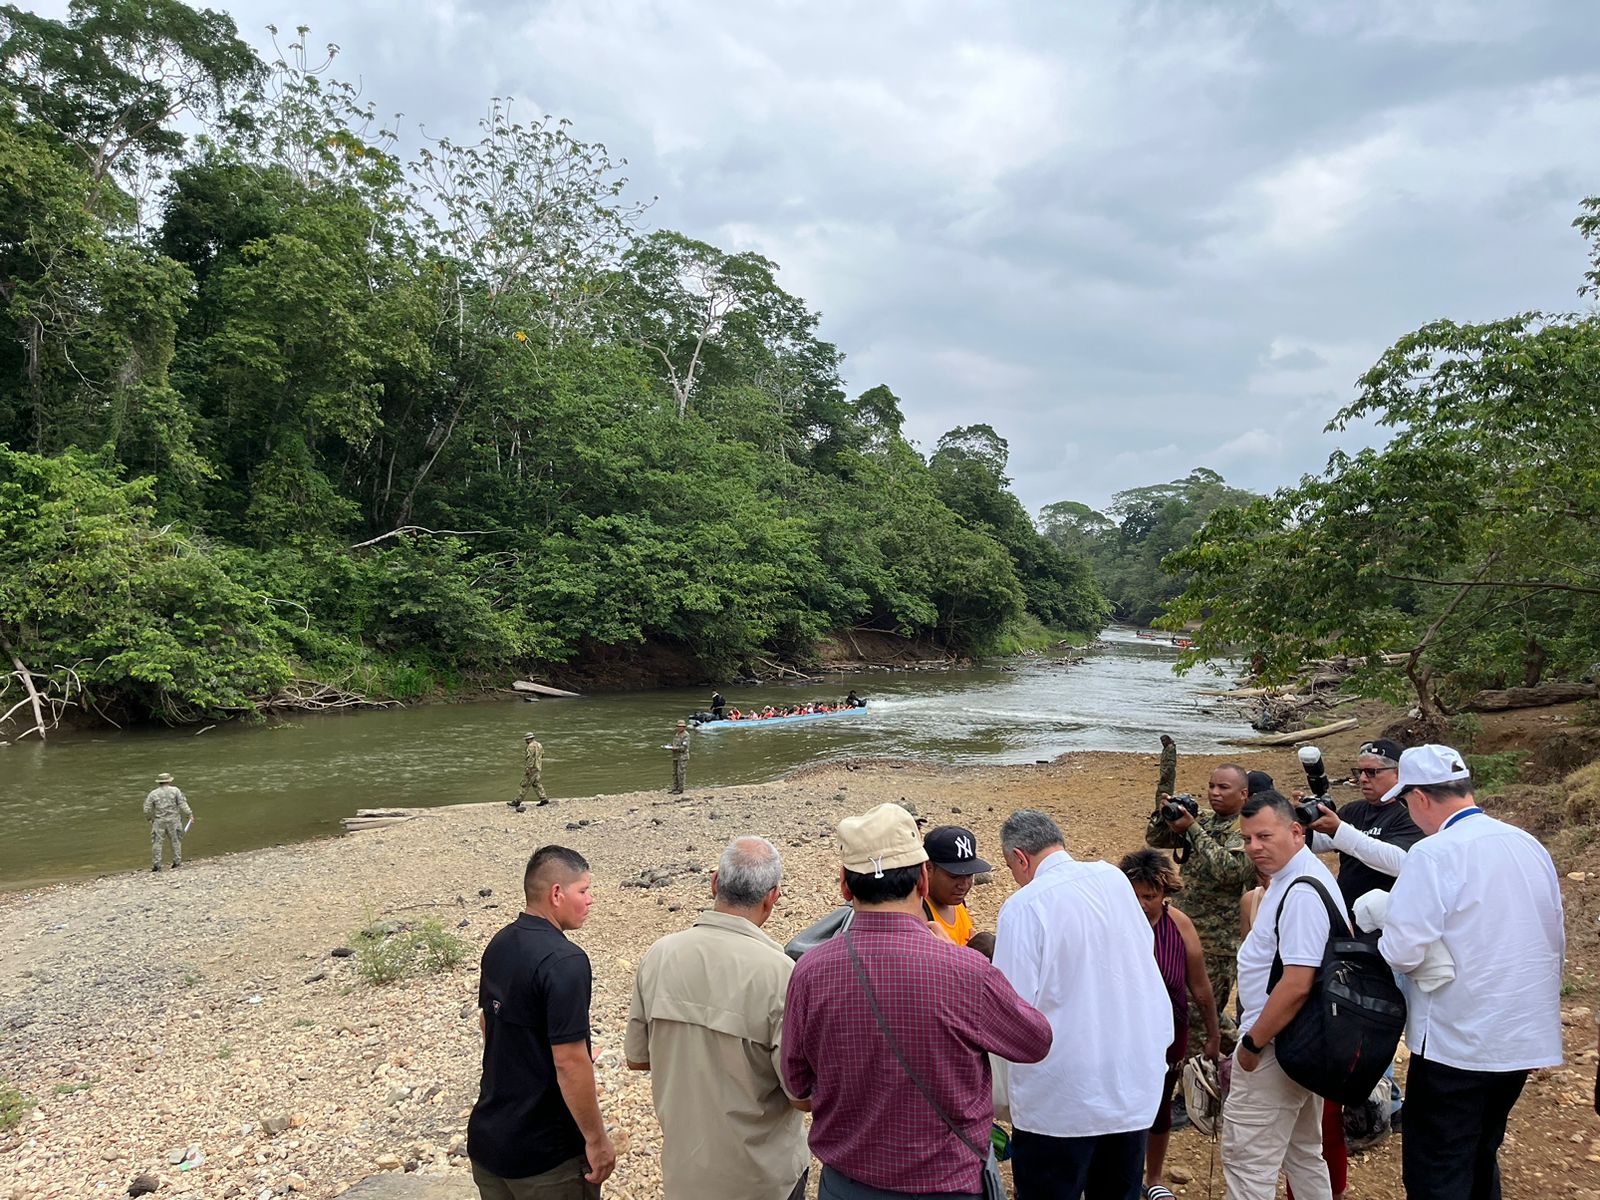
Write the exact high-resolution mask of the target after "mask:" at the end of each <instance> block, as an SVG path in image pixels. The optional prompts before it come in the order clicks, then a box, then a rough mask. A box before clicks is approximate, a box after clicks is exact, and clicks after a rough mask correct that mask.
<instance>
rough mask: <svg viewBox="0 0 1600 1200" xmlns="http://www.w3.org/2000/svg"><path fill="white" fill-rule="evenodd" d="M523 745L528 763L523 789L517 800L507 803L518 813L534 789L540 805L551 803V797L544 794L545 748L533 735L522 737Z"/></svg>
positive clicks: (519, 791)
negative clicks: (529, 792) (530, 790)
mask: <svg viewBox="0 0 1600 1200" xmlns="http://www.w3.org/2000/svg"><path fill="white" fill-rule="evenodd" d="M522 745H523V751H524V757H525V759H526V761H527V766H526V768H525V769H524V770H523V773H522V787H521V789H520V790H518V792H517V798H516V799H515V800H507V801H506V803H507V804H508V805H510V806H511V807H512V808H514V809H516V810H517V811H518V812H521V811H522V809H523V803H522V802H523V801H524V800H526V799H527V798H528V791H529V789H532V791H533V793H534V794H535V795H536V796H538V797H539V803H540V804H549V803H550V797H549V796H546V795H545V794H544V782H543V776H544V747H543V746H541V745H540V744H539V742H538V740H537V739H535V738H534V736H533V734H532V733H525V734H523V735H522Z"/></svg>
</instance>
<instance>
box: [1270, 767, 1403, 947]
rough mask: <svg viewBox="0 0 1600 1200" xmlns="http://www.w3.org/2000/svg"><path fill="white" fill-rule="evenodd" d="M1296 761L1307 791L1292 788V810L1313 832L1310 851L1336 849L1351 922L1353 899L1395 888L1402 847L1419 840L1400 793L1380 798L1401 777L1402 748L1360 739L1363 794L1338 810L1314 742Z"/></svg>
mask: <svg viewBox="0 0 1600 1200" xmlns="http://www.w3.org/2000/svg"><path fill="white" fill-rule="evenodd" d="M1300 763H1301V765H1302V766H1303V767H1304V768H1305V772H1306V784H1307V786H1308V787H1309V788H1310V790H1311V796H1310V797H1309V798H1307V797H1304V793H1302V792H1296V793H1295V799H1296V801H1297V802H1298V803H1297V804H1296V805H1295V815H1296V817H1297V818H1299V819H1301V820H1302V821H1303V823H1304V824H1306V825H1308V826H1309V828H1310V829H1313V830H1315V831H1316V836H1315V837H1314V838H1313V839H1312V843H1311V849H1312V850H1313V852H1315V853H1317V854H1326V853H1328V852H1329V851H1336V852H1337V853H1338V855H1339V894H1340V895H1342V896H1343V897H1344V905H1345V908H1346V909H1348V910H1349V912H1350V917H1351V920H1352V921H1353V920H1354V919H1355V907H1356V901H1357V900H1359V899H1360V898H1361V897H1362V896H1364V895H1366V894H1367V893H1368V892H1370V891H1373V890H1374V889H1377V890H1379V891H1384V892H1387V891H1388V890H1389V889H1390V888H1392V887H1394V881H1395V876H1397V875H1399V874H1400V868H1401V866H1403V865H1404V863H1405V861H1406V851H1407V850H1409V849H1411V847H1412V846H1414V845H1416V844H1417V842H1419V841H1421V840H1422V830H1420V829H1418V828H1417V826H1416V823H1415V822H1414V821H1412V819H1411V814H1410V813H1409V812H1407V811H1406V806H1405V805H1404V804H1402V803H1401V802H1400V800H1399V798H1398V797H1395V798H1392V799H1389V800H1385V799H1384V798H1383V797H1384V795H1385V793H1387V792H1388V791H1389V790H1390V789H1391V788H1393V787H1394V785H1395V781H1396V780H1397V779H1398V778H1399V771H1400V747H1399V745H1398V744H1397V743H1395V742H1392V741H1390V740H1389V739H1388V738H1378V739H1377V740H1376V741H1371V742H1365V743H1363V744H1362V746H1361V749H1360V750H1359V751H1358V752H1357V753H1356V779H1357V781H1358V782H1359V784H1360V787H1361V799H1359V800H1352V801H1351V802H1350V803H1349V804H1346V805H1345V806H1344V807H1343V808H1340V809H1336V808H1335V806H1334V804H1333V801H1331V800H1329V799H1327V794H1328V773H1327V771H1326V769H1325V768H1324V767H1323V765H1322V752H1321V751H1320V750H1318V749H1317V748H1316V747H1315V746H1306V747H1303V748H1302V749H1301V750H1300Z"/></svg>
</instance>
